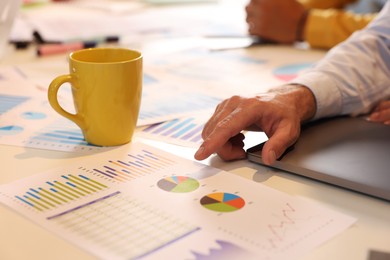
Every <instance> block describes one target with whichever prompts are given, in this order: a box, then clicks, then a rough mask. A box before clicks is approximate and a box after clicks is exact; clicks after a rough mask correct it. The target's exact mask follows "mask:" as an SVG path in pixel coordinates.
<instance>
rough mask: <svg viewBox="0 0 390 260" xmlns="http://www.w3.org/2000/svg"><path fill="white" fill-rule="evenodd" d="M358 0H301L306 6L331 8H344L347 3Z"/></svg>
mask: <svg viewBox="0 0 390 260" xmlns="http://www.w3.org/2000/svg"><path fill="white" fill-rule="evenodd" d="M356 1H357V0H299V2H300V3H301V4H303V5H304V6H305V7H306V8H310V9H311V8H316V9H329V8H338V9H340V8H343V7H344V6H345V5H347V4H351V3H354V2H356Z"/></svg>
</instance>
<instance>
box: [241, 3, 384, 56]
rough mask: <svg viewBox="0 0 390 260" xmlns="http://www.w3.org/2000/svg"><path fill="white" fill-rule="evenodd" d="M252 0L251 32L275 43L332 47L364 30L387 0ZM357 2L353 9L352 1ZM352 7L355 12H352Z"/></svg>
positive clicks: (247, 10) (249, 13)
mask: <svg viewBox="0 0 390 260" xmlns="http://www.w3.org/2000/svg"><path fill="white" fill-rule="evenodd" d="M357 2H359V1H356V0H250V2H249V3H248V5H247V6H246V14H247V17H246V21H247V23H248V31H249V34H251V35H253V36H259V37H260V38H263V39H266V40H270V41H272V42H275V43H283V44H292V43H294V42H300V41H306V42H307V43H308V44H309V46H310V47H312V48H324V49H329V48H331V47H333V46H335V45H336V44H338V43H340V42H342V41H344V40H345V39H347V38H348V37H349V36H350V35H351V34H352V33H353V32H354V31H356V30H360V29H363V28H364V27H365V26H366V25H367V24H368V23H369V22H371V20H372V19H373V18H374V17H375V16H376V12H378V11H379V10H380V9H381V8H382V7H383V5H384V4H385V2H386V0H371V1H368V0H362V1H361V2H360V3H357ZM353 3H354V4H355V6H354V9H352V6H351V4H353ZM352 10H353V11H352Z"/></svg>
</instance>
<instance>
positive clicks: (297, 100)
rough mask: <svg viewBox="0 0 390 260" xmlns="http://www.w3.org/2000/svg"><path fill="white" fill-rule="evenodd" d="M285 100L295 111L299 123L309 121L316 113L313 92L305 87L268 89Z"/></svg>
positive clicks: (291, 85) (290, 86) (291, 86)
mask: <svg viewBox="0 0 390 260" xmlns="http://www.w3.org/2000/svg"><path fill="white" fill-rule="evenodd" d="M270 92H277V93H278V94H279V95H283V96H284V97H285V98H286V99H287V101H286V102H287V103H288V104H291V105H292V106H293V109H295V110H296V112H297V114H298V116H299V118H300V120H301V122H305V121H309V120H310V119H312V118H313V117H314V115H315V113H316V100H315V97H314V94H313V92H312V91H311V90H310V89H309V88H307V87H306V86H303V85H299V84H287V85H283V86H279V87H277V88H273V89H270Z"/></svg>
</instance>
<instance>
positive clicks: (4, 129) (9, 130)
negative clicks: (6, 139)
mask: <svg viewBox="0 0 390 260" xmlns="http://www.w3.org/2000/svg"><path fill="white" fill-rule="evenodd" d="M23 130H24V129H23V127H20V126H16V125H7V126H0V135H16V134H18V133H20V132H22V131H23Z"/></svg>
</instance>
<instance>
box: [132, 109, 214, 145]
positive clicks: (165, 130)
mask: <svg viewBox="0 0 390 260" xmlns="http://www.w3.org/2000/svg"><path fill="white" fill-rule="evenodd" d="M205 118H206V117H205V116H201V117H188V118H177V119H174V120H170V121H166V122H163V123H158V124H153V125H150V126H148V127H146V128H144V129H142V130H141V131H139V132H138V134H139V135H140V136H143V137H146V138H150V139H156V140H162V141H165V142H169V143H173V144H177V145H183V146H188V147H197V146H198V145H199V144H200V143H201V142H202V130H203V127H204V125H205V123H206V119H205Z"/></svg>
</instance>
